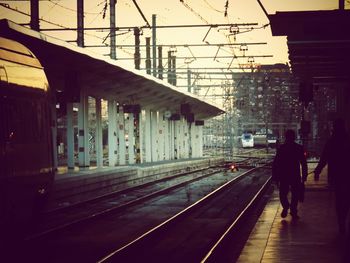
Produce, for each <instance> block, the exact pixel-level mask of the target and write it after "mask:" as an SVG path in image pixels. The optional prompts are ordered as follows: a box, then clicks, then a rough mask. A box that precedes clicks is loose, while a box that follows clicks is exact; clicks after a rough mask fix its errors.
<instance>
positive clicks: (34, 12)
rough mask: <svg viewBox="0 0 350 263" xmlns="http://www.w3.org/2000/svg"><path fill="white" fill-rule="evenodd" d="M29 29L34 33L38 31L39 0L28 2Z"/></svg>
mask: <svg viewBox="0 0 350 263" xmlns="http://www.w3.org/2000/svg"><path fill="white" fill-rule="evenodd" d="M30 28H31V29H33V30H35V31H40V26H39V0H30Z"/></svg>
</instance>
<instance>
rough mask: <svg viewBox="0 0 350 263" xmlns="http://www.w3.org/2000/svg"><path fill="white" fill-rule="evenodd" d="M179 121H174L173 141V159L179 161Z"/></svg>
mask: <svg viewBox="0 0 350 263" xmlns="http://www.w3.org/2000/svg"><path fill="white" fill-rule="evenodd" d="M180 134H181V120H179V121H174V140H175V143H174V145H175V149H174V154H175V156H174V158H175V159H180V151H181V146H180V144H181V143H180V141H181V136H180Z"/></svg>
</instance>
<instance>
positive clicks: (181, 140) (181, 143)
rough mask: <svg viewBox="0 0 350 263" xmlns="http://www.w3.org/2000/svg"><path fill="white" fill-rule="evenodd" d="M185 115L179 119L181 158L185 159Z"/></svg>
mask: <svg viewBox="0 0 350 263" xmlns="http://www.w3.org/2000/svg"><path fill="white" fill-rule="evenodd" d="M184 126H185V125H184V117H182V116H181V119H180V121H179V142H178V145H179V149H180V151H179V158H180V159H183V158H184V155H185V151H184V148H185V147H184V141H185V132H184Z"/></svg>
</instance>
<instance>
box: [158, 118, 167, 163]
mask: <svg viewBox="0 0 350 263" xmlns="http://www.w3.org/2000/svg"><path fill="white" fill-rule="evenodd" d="M163 115H164V113H163V112H159V114H158V153H159V161H163V160H164V159H165V158H164V134H165V132H164V130H165V127H164V123H165V121H164V120H163V118H164V117H163Z"/></svg>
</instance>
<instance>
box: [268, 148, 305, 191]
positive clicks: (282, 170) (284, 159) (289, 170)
mask: <svg viewBox="0 0 350 263" xmlns="http://www.w3.org/2000/svg"><path fill="white" fill-rule="evenodd" d="M300 165H301V167H302V178H301V177H300ZM306 177H307V163H306V157H305V153H304V149H303V147H302V146H301V145H300V144H297V143H295V142H286V143H285V144H283V145H281V146H280V148H279V149H278V150H277V154H276V156H275V159H274V162H273V167H272V179H273V180H274V181H277V182H280V183H288V184H298V183H300V182H301V179H303V181H306Z"/></svg>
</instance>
